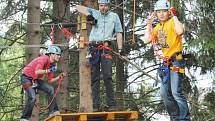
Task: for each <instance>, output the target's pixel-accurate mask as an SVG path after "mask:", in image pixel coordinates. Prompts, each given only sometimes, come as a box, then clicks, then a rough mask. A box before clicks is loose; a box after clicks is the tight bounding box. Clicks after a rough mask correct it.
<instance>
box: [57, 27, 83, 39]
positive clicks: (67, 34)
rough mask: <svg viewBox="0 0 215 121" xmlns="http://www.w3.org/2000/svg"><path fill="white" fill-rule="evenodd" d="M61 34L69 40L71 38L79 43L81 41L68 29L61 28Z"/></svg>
mask: <svg viewBox="0 0 215 121" xmlns="http://www.w3.org/2000/svg"><path fill="white" fill-rule="evenodd" d="M60 29H61V32H62V33H63V35H65V36H66V37H67V39H70V38H75V39H77V40H78V41H80V38H78V37H76V36H75V35H74V34H72V33H71V32H70V31H69V30H68V29H66V28H63V27H61V28H60Z"/></svg>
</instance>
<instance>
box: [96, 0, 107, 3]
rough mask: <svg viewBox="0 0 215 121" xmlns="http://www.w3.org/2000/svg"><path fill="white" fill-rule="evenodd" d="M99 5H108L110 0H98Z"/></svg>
mask: <svg viewBox="0 0 215 121" xmlns="http://www.w3.org/2000/svg"><path fill="white" fill-rule="evenodd" d="M98 3H99V4H109V3H110V0H98Z"/></svg>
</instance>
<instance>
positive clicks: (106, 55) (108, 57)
mask: <svg viewBox="0 0 215 121" xmlns="http://www.w3.org/2000/svg"><path fill="white" fill-rule="evenodd" d="M104 57H105V58H106V59H111V60H112V59H113V57H112V55H110V54H105V55H104Z"/></svg>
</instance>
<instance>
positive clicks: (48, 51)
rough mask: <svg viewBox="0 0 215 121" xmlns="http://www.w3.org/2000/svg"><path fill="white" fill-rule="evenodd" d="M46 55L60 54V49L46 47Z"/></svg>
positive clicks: (53, 46)
mask: <svg viewBox="0 0 215 121" xmlns="http://www.w3.org/2000/svg"><path fill="white" fill-rule="evenodd" d="M47 53H53V54H59V55H60V54H61V49H60V48H59V47H58V46H55V45H52V46H49V47H48V50H47Z"/></svg>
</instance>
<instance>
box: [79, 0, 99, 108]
mask: <svg viewBox="0 0 215 121" xmlns="http://www.w3.org/2000/svg"><path fill="white" fill-rule="evenodd" d="M96 4H97V2H96V1H95V0H94V1H92V2H90V0H85V1H84V3H83V5H85V6H91V7H93V6H94V7H95V5H96ZM92 5H93V6H92ZM78 21H79V31H80V36H81V41H82V42H83V41H84V42H88V36H89V33H90V29H91V27H90V25H88V24H87V23H86V16H84V15H81V14H80V15H79V17H78ZM86 56H87V47H86V46H84V47H83V48H81V49H80V52H79V75H80V84H79V85H80V105H79V112H92V111H93V108H92V96H91V95H92V90H91V71H90V66H89V62H88V59H86Z"/></svg>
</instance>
